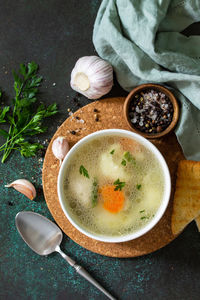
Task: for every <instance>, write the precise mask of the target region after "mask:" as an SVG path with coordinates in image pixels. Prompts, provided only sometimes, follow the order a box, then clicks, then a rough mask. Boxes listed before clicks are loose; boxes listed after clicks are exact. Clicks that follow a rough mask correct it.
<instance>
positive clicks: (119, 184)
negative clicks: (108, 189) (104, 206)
mask: <svg viewBox="0 0 200 300" xmlns="http://www.w3.org/2000/svg"><path fill="white" fill-rule="evenodd" d="M125 184H126V183H125V182H123V181H120V180H119V178H118V179H117V180H115V182H114V185H115V186H116V187H115V189H114V190H115V191H118V190H120V191H121V190H122V188H123V187H124V186H125Z"/></svg>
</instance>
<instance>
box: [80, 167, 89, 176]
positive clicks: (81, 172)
mask: <svg viewBox="0 0 200 300" xmlns="http://www.w3.org/2000/svg"><path fill="white" fill-rule="evenodd" d="M79 172H80V174H81V175H83V176H85V177H87V178H90V176H89V174H88V171H87V170H86V168H85V167H84V166H83V165H81V166H80V169H79Z"/></svg>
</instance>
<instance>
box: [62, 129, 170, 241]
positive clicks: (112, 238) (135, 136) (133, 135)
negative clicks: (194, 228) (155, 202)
mask: <svg viewBox="0 0 200 300" xmlns="http://www.w3.org/2000/svg"><path fill="white" fill-rule="evenodd" d="M105 135H118V136H120V135H121V136H123V137H129V138H132V139H134V140H136V141H139V142H140V143H142V144H143V145H144V146H146V147H147V148H148V149H149V150H150V151H153V153H154V154H155V155H156V157H157V158H158V160H159V162H160V165H161V167H162V169H163V175H164V179H165V191H164V195H163V199H162V201H161V204H160V207H159V209H158V210H157V212H156V213H155V216H154V217H153V218H152V220H151V221H150V222H149V223H148V224H147V225H146V226H144V227H143V228H141V229H140V230H138V231H136V232H133V233H129V234H126V235H123V236H106V235H98V234H95V233H91V232H90V231H88V230H86V229H84V228H82V227H81V226H80V225H79V224H77V223H76V221H75V220H74V219H73V217H71V215H70V213H69V212H68V210H67V209H66V205H64V195H63V179H64V176H65V168H66V165H67V163H68V161H69V158H70V157H71V156H72V155H73V154H74V152H75V151H76V149H77V148H78V147H79V146H80V145H82V144H84V143H86V142H88V141H89V140H92V139H94V138H95V137H100V136H105ZM57 193H58V199H59V203H60V205H61V208H62V211H63V212H64V214H65V216H66V217H67V219H68V220H69V222H70V223H71V224H72V225H73V226H74V227H75V228H76V229H77V230H79V231H80V232H81V233H83V234H84V235H86V236H87V237H90V238H92V239H95V240H98V241H101V242H108V243H120V242H127V241H130V240H133V239H136V238H139V237H140V236H142V235H144V234H146V233H147V232H148V231H150V230H151V229H152V228H153V227H154V226H155V225H156V224H157V223H158V222H159V221H160V219H161V218H162V216H163V214H164V213H165V211H166V209H167V206H168V203H169V199H170V195H171V177H170V172H169V168H168V166H167V163H166V161H165V159H164V157H163V156H162V154H161V153H160V151H159V150H158V149H157V148H156V147H155V146H154V145H153V144H152V143H151V142H150V141H148V140H147V139H145V138H144V137H143V136H141V135H138V134H137V133H134V132H131V131H128V130H124V129H104V130H99V131H96V132H93V133H91V134H89V135H87V136H85V137H83V138H82V139H81V140H79V141H78V142H77V143H76V144H75V145H74V146H73V147H72V148H71V149H70V151H69V152H68V153H67V155H66V156H65V158H64V160H63V163H62V165H61V168H60V170H59V174H58V180H57Z"/></svg>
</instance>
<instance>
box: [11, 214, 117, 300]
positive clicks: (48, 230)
mask: <svg viewBox="0 0 200 300" xmlns="http://www.w3.org/2000/svg"><path fill="white" fill-rule="evenodd" d="M15 224H16V227H17V230H18V232H19V234H20V235H21V237H22V239H23V240H24V242H25V243H26V244H27V245H28V246H29V247H30V248H31V249H32V250H33V251H35V252H36V253H37V254H39V255H48V254H51V253H52V252H55V251H56V252H58V253H59V254H60V255H61V256H62V257H63V258H64V259H65V260H66V261H67V262H68V263H69V264H70V266H72V267H74V269H75V270H76V272H77V273H78V274H80V275H81V276H83V277H84V278H85V279H86V280H88V281H89V282H90V283H91V284H93V285H94V286H95V287H96V288H98V289H99V290H100V291H101V292H102V293H104V294H105V295H106V296H107V297H108V298H109V299H111V300H114V299H115V298H114V297H113V296H112V295H111V294H110V293H108V292H107V291H106V290H105V289H104V288H103V287H102V286H101V285H100V284H99V283H98V282H97V281H96V280H95V279H94V278H92V276H90V274H89V273H88V272H87V271H86V270H85V269H84V268H83V267H81V266H79V265H78V264H76V262H75V261H74V260H73V259H71V258H70V257H69V256H68V255H66V254H65V253H64V252H62V251H61V249H60V244H61V242H62V238H63V234H62V231H61V230H60V228H59V227H58V226H57V225H56V224H54V223H53V222H51V221H50V220H49V219H47V218H45V217H43V216H42V215H40V214H37V213H35V212H31V211H21V212H19V213H18V214H17V215H16V217H15Z"/></svg>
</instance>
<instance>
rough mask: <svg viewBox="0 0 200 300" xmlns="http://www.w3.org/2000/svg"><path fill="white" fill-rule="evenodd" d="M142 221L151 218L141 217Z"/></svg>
mask: <svg viewBox="0 0 200 300" xmlns="http://www.w3.org/2000/svg"><path fill="white" fill-rule="evenodd" d="M140 219H141V220H144V219H149V217H147V216H143V217H141V218H140Z"/></svg>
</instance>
